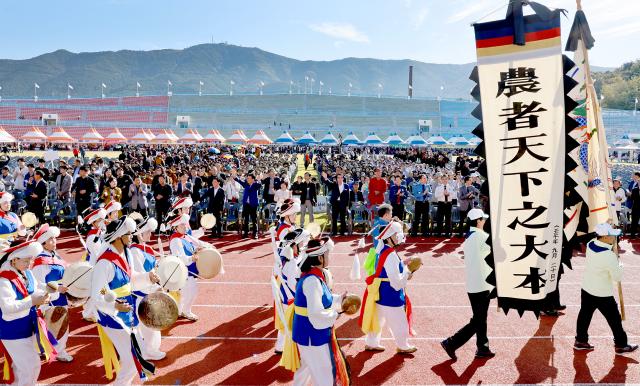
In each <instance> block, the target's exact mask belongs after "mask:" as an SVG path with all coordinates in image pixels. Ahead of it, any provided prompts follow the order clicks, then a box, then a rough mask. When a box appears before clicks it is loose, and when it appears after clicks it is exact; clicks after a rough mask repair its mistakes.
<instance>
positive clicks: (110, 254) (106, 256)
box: [98, 249, 131, 277]
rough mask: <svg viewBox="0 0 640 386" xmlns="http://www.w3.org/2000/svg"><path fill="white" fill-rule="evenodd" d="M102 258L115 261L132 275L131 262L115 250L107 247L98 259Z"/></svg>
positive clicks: (114, 262)
mask: <svg viewBox="0 0 640 386" xmlns="http://www.w3.org/2000/svg"><path fill="white" fill-rule="evenodd" d="M100 260H107V261H109V262H111V263H113V264H114V265H115V266H116V267H118V268H120V269H121V270H123V271H124V272H125V273H126V274H127V276H129V277H131V268H130V267H129V264H128V263H127V261H126V260H125V259H124V258H122V256H120V255H119V254H117V253H115V252H114V251H112V250H110V249H107V250H106V251H105V252H104V253H103V254H102V255H100V257H98V261H100Z"/></svg>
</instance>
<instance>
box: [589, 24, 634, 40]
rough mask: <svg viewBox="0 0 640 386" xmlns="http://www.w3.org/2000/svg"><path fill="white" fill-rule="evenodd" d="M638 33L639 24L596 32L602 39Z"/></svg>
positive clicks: (616, 26) (617, 26) (618, 26)
mask: <svg viewBox="0 0 640 386" xmlns="http://www.w3.org/2000/svg"><path fill="white" fill-rule="evenodd" d="M638 32H640V23H637V22H632V23H627V24H622V25H615V26H612V27H610V28H607V29H603V30H600V31H598V35H599V36H604V37H623V36H629V35H633V34H636V33H638Z"/></svg>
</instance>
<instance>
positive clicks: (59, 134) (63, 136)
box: [47, 127, 76, 143]
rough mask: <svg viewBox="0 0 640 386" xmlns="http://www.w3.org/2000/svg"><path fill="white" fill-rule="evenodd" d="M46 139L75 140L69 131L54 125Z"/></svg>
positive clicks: (57, 140) (49, 140) (50, 140)
mask: <svg viewBox="0 0 640 386" xmlns="http://www.w3.org/2000/svg"><path fill="white" fill-rule="evenodd" d="M47 141H48V142H56V143H73V142H75V141H76V140H75V139H73V137H71V136H70V135H69V133H67V132H66V131H65V130H64V128H62V127H56V128H55V129H53V131H52V132H51V134H50V135H49V136H48V137H47Z"/></svg>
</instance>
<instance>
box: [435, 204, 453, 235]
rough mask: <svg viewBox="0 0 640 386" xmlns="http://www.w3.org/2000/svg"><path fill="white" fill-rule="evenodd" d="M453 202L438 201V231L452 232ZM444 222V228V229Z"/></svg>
mask: <svg viewBox="0 0 640 386" xmlns="http://www.w3.org/2000/svg"><path fill="white" fill-rule="evenodd" d="M452 206H453V203H452V202H451V201H449V202H444V201H443V202H438V211H437V212H436V223H437V224H438V233H440V234H443V233H444V234H450V233H451V208H452ZM443 223H444V229H443Z"/></svg>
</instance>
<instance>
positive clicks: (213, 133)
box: [202, 130, 225, 143]
mask: <svg viewBox="0 0 640 386" xmlns="http://www.w3.org/2000/svg"><path fill="white" fill-rule="evenodd" d="M224 141H225V138H224V137H223V136H222V134H220V132H219V131H218V130H209V132H208V133H207V135H205V136H204V138H202V142H220V143H222V142H224Z"/></svg>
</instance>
